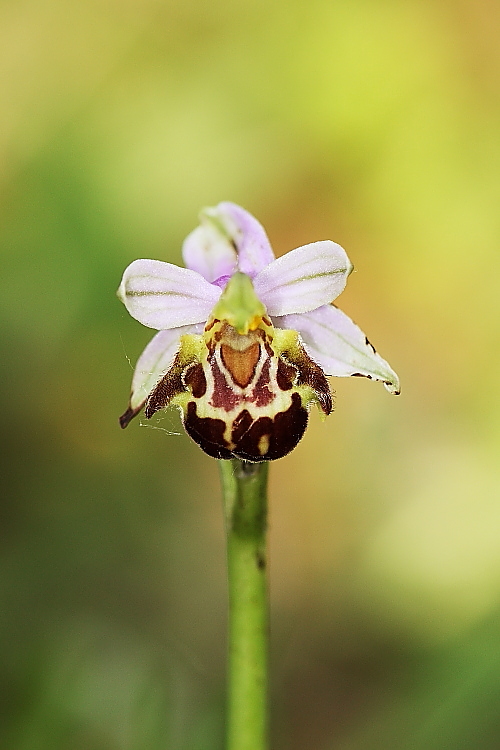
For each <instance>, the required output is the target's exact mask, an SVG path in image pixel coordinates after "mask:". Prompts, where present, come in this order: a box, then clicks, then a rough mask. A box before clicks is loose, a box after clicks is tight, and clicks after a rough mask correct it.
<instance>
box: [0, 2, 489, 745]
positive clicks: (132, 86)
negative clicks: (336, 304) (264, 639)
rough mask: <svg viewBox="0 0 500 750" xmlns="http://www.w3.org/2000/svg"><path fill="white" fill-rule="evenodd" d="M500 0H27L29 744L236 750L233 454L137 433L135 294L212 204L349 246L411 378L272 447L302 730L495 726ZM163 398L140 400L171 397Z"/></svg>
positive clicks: (11, 419) (20, 256)
mask: <svg viewBox="0 0 500 750" xmlns="http://www.w3.org/2000/svg"><path fill="white" fill-rule="evenodd" d="M499 32H500V14H499V9H498V5H497V4H495V3H493V2H489V1H488V0H474V2H473V0H458V2H456V3H448V2H444V0H438V2H417V0H403V2H396V0H387V1H386V0H376V1H375V2H366V1H365V0H354V1H351V0H349V2H348V1H347V0H339V1H338V2H337V1H336V2H328V1H327V0H311V2H309V3H302V2H299V0H292V2H286V3H285V2H283V1H282V0H279V1H278V2H275V3H265V2H263V0H253V1H252V2H249V1H248V0H241V1H240V2H238V3H230V2H228V1H227V0H225V1H224V0H213V1H212V2H210V3H208V2H204V0H191V1H186V2H182V3H181V2H177V3H175V2H165V1H162V0H140V1H139V0H121V2H117V0H104V1H103V2H96V1H95V0H82V2H79V3H67V2H63V1H62V0H42V2H34V0H5V2H3V3H2V5H1V7H0V60H1V67H2V76H1V81H0V96H1V100H2V101H1V104H2V125H1V128H0V155H1V167H2V168H1V170H0V187H1V191H2V203H1V209H0V211H1V221H2V227H1V239H2V263H1V270H2V294H1V295H0V325H1V326H2V334H3V336H2V341H1V365H2V400H3V404H2V416H3V419H2V425H3V445H2V460H3V468H2V479H3V484H4V493H3V496H4V502H3V518H2V524H1V530H2V531H1V533H2V537H3V539H2V544H1V552H0V554H1V568H0V583H1V590H2V601H3V606H2V619H1V625H0V628H1V630H0V633H1V638H0V643H1V646H0V648H1V659H2V669H1V675H2V676H1V678H0V679H1V691H2V697H3V700H2V701H1V705H2V708H1V711H2V722H1V734H0V745H1V746H2V747H6V748H15V749H16V750H79V749H80V748H81V749H82V750H83V749H84V750H142V749H143V748H148V750H160V749H161V750H165V748H168V749H169V750H177V749H178V750H216V748H220V745H221V735H222V722H223V690H224V656H225V645H224V644H225V606H226V605H225V580H224V575H225V574H224V542H223V533H222V513H221V509H220V507H219V506H220V500H219V493H218V487H217V476H216V467H215V465H214V462H213V461H211V460H209V459H208V458H206V457H205V456H204V455H203V454H202V453H201V451H199V450H198V449H197V448H196V447H195V446H194V445H192V444H191V443H190V442H189V441H188V438H187V437H186V436H185V435H177V434H176V433H178V432H179V421H178V419H177V416H176V415H174V414H171V415H166V416H164V417H162V418H161V419H158V420H157V421H155V420H153V424H151V425H149V424H148V425H145V424H143V426H141V424H140V423H139V420H137V421H136V424H133V425H132V426H131V427H130V428H129V430H127V432H126V433H123V432H121V431H120V429H119V427H118V422H117V417H118V415H119V414H120V413H121V412H122V411H123V409H124V408H125V406H126V402H127V396H128V388H129V384H130V377H131V366H130V362H134V361H135V360H136V358H137V356H138V354H139V353H140V351H141V350H142V349H143V347H144V345H145V343H146V341H147V340H148V337H149V335H150V333H149V332H148V331H147V330H145V329H144V328H142V327H141V326H140V325H139V324H136V323H134V322H133V321H131V320H130V318H129V316H128V314H127V313H126V311H125V310H124V308H123V306H122V305H121V304H120V303H119V302H118V301H117V300H116V298H115V289H116V287H117V284H118V282H119V279H120V276H121V273H122V270H123V268H124V267H125V266H126V265H127V264H128V263H129V262H130V261H132V260H133V259H134V258H137V257H145V258H161V259H163V260H167V261H170V262H174V263H180V261H181V258H180V248H181V243H182V240H183V238H184V237H185V236H186V235H187V234H188V232H190V231H191V230H192V229H194V227H195V226H196V224H197V214H198V211H199V209H200V208H201V207H202V206H205V205H208V206H210V205H215V204H216V203H218V202H219V201H220V200H232V201H235V202H237V203H240V204H241V205H243V206H245V207H246V208H247V209H248V210H250V211H251V212H252V213H253V214H254V215H256V216H257V217H258V218H259V219H260V220H261V221H262V223H263V224H264V226H265V227H266V229H267V231H268V234H269V237H270V240H271V242H272V244H273V246H274V248H275V250H276V251H277V252H278V253H280V252H284V251H285V250H288V249H289V248H291V247H297V246H298V245H300V244H304V243H306V242H309V241H310V240H311V238H314V239H327V238H328V239H332V240H335V241H336V242H339V243H340V244H342V245H343V246H344V247H345V248H346V250H347V252H348V254H349V257H350V258H351V259H352V260H353V262H354V265H355V268H356V270H357V273H355V274H353V276H351V279H350V282H349V286H348V289H347V290H346V292H345V293H344V294H343V296H342V308H343V309H344V310H345V311H346V312H347V313H348V314H349V315H350V316H352V317H353V318H354V320H356V322H357V323H358V324H359V325H361V326H362V328H363V330H364V331H366V333H367V335H368V336H369V338H370V340H372V341H373V342H374V343H375V345H376V346H377V347H378V348H379V349H380V351H381V352H382V353H383V355H384V357H387V359H388V360H389V361H390V362H391V365H392V366H393V367H394V368H395V370H396V371H397V372H398V374H399V375H400V376H401V382H402V387H403V393H402V395H401V396H400V397H399V399H393V398H389V397H388V395H387V393H386V392H385V391H384V389H383V388H382V386H378V387H377V386H375V385H373V384H372V383H369V382H368V381H364V380H362V379H357V378H352V379H348V380H337V381H335V382H334V383H333V385H334V387H335V389H336V391H337V408H336V413H335V414H334V415H333V416H332V417H331V418H330V419H329V420H327V421H326V422H325V423H324V424H321V423H320V421H319V419H318V418H317V416H316V415H313V417H312V419H311V427H310V429H309V430H308V433H307V435H306V437H305V438H304V440H303V441H302V443H301V445H300V446H299V447H298V448H297V450H296V451H295V452H294V453H293V454H292V455H291V456H290V457H288V458H285V459H283V460H282V461H279V462H278V463H277V464H275V465H274V466H273V467H272V472H271V473H272V484H271V490H272V492H271V497H272V499H271V540H270V541H271V556H272V628H273V631H272V674H273V684H272V710H273V727H272V734H273V748H275V750H303V749H304V748H308V749H309V748H311V750H312V749H314V750H316V748H317V749H318V750H327V749H329V748H334V747H335V748H337V749H339V750H386V748H391V750H392V749H394V750H397V749H399V748H400V749H401V750H406V748H409V747H411V748H415V750H448V748H449V749H450V750H473V749H474V750H475V749H476V748H481V750H494V749H495V748H497V747H498V745H499V741H500V740H499V736H500V725H499V719H498V701H499V698H500V677H499V674H500V671H499V666H500V664H499V662H500V635H499V633H500V629H499V619H500V544H499V542H498V540H499V532H500V476H499V475H500V469H499V465H498V449H499V442H500V419H499V399H498V395H497V383H496V381H497V372H496V368H497V366H498V365H499V364H500V357H499V354H498V351H499V348H498V343H499V342H500V327H499V315H498V272H499V258H500V255H499V253H498V246H499V239H500V212H499V211H498V206H499V205H500V183H499V180H498V174H499V167H500V137H499V133H500V116H499V115H500V107H499V100H498V90H499V85H500V54H499V49H500V44H499V36H500V33H499ZM142 421H143V423H144V420H142Z"/></svg>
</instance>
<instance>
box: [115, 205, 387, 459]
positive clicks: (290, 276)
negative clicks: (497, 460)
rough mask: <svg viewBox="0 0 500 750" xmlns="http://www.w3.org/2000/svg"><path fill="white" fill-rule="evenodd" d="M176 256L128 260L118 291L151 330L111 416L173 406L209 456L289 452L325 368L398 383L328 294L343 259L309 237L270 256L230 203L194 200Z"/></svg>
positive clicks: (322, 398)
mask: <svg viewBox="0 0 500 750" xmlns="http://www.w3.org/2000/svg"><path fill="white" fill-rule="evenodd" d="M200 220H201V223H200V225H199V226H198V227H197V228H196V229H195V230H194V231H193V232H192V233H191V234H190V235H189V236H188V237H187V238H186V240H185V241H184V244H183V248H182V252H183V258H184V262H185V264H186V268H180V267H179V266H175V265H173V264H171V263H164V262H162V261H158V260H136V261H134V262H133V263H131V264H130V265H129V266H128V268H127V269H126V270H125V273H124V275H123V279H122V282H121V284H120V288H119V290H118V296H119V297H120V299H121V300H122V302H123V303H124V304H125V306H126V307H127V310H128V311H129V313H130V314H131V315H132V316H133V317H134V318H136V319H137V320H138V321H139V322H141V323H142V324H143V325H145V326H148V327H150V328H155V329H157V330H158V331H159V333H157V334H156V336H154V338H153V339H152V340H151V341H150V343H149V344H148V346H147V347H146V349H145V350H144V352H143V353H142V354H141V356H140V358H139V360H138V362H137V365H136V368H135V372H134V376H133V380H132V393H131V397H130V404H129V408H128V409H127V411H126V412H125V413H124V414H123V416H122V417H121V418H120V423H121V425H122V427H126V426H127V424H128V423H129V422H130V420H131V419H132V418H133V417H134V416H135V415H136V414H138V413H139V412H140V411H141V409H142V408H143V407H144V406H145V415H146V417H147V418H150V417H151V416H152V415H153V414H154V413H155V412H156V411H158V410H159V409H162V408H164V407H166V406H169V405H175V406H177V407H178V408H179V409H180V411H181V415H182V419H183V423H184V427H185V428H186V431H187V432H188V434H189V435H190V436H191V437H192V438H193V440H194V441H195V442H196V443H198V445H199V446H200V447H201V448H202V449H203V450H204V451H205V452H206V453H208V454H209V455H210V456H213V457H215V458H222V459H229V458H233V457H237V458H241V459H244V460H246V461H269V460H273V459H276V458H281V457H282V456H284V455H286V454H287V453H289V452H290V451H291V450H292V449H293V448H295V446H296V445H297V443H298V442H299V440H300V439H301V437H302V435H303V434H304V431H305V429H306V426H307V420H308V414H309V409H310V407H311V405H312V404H314V403H315V404H317V405H318V407H319V409H320V412H321V413H322V415H324V416H326V415H328V414H329V413H330V412H331V410H332V398H331V394H330V390H329V387H328V382H327V380H326V377H325V376H326V375H334V376H336V377H347V376H351V375H358V376H359V375H362V376H364V377H367V378H371V379H373V380H380V381H382V382H383V383H384V385H385V386H386V388H387V389H388V390H389V391H390V392H391V393H399V381H398V377H397V375H396V373H395V372H394V371H393V370H392V369H391V367H390V366H389V365H388V363H387V362H386V361H385V360H384V359H382V357H380V356H379V355H378V354H377V353H376V351H375V349H374V348H373V346H372V345H371V344H370V343H369V341H368V339H367V338H366V336H365V335H364V333H363V332H362V331H361V330H360V329H359V328H358V326H356V325H355V323H353V322H352V320H350V318H348V317H347V315H345V314H344V313H343V312H341V311H340V310H339V309H338V308H336V307H335V306H333V305H332V304H331V303H332V302H333V300H334V299H335V298H336V297H337V296H338V295H339V294H340V293H341V292H342V291H343V289H344V287H345V285H346V282H347V278H348V276H349V274H350V272H351V271H352V265H351V263H350V261H349V258H348V257H347V255H346V253H345V251H344V250H343V248H342V247H340V245H337V244H336V243H334V242H331V241H330V240H324V241H321V242H313V243H311V244H309V245H304V246H302V247H298V248H296V249H295V250H292V251H291V252H289V253H287V254H286V255H283V256H282V257H280V258H278V259H275V257H274V253H273V251H272V248H271V246H270V244H269V240H268V239H267V236H266V233H265V231H264V229H263V227H262V226H261V225H260V224H259V222H258V221H257V220H256V219H255V218H254V217H253V216H252V215H251V214H249V213H248V212H247V211H245V210H244V209H243V208H241V207H240V206H237V205H235V204H234V203H228V202H225V203H220V204H219V205H218V206H216V207H215V208H207V209H205V210H204V211H202V213H201V216H200Z"/></svg>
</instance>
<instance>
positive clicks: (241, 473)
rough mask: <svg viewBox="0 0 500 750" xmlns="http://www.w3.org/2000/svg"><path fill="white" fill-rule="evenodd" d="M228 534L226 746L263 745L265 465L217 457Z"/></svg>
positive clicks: (255, 748) (257, 749)
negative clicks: (223, 459)
mask: <svg viewBox="0 0 500 750" xmlns="http://www.w3.org/2000/svg"><path fill="white" fill-rule="evenodd" d="M219 465H220V471H221V479H222V488H223V493H224V508H225V519H226V534H227V562H228V584H229V669H228V700H227V750H265V749H266V748H267V661H268V632H269V615H268V593H267V574H266V567H267V560H266V528H267V473H268V464H267V463H260V464H252V463H248V462H247V461H240V460H239V459H234V460H232V461H220V462H219Z"/></svg>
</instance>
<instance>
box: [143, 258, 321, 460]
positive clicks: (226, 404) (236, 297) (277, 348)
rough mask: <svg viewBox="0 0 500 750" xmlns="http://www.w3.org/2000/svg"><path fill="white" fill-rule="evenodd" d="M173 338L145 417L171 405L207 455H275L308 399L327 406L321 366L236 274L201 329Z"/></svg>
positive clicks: (287, 445)
mask: <svg viewBox="0 0 500 750" xmlns="http://www.w3.org/2000/svg"><path fill="white" fill-rule="evenodd" d="M180 342H181V343H180V348H179V351H178V352H177V355H176V357H175V359H174V362H173V363H172V366H171V367H170V369H169V370H168V372H167V373H166V374H165V375H164V377H163V378H162V379H161V380H160V381H159V383H158V384H157V385H156V387H155V388H154V390H153V391H152V392H151V394H150V395H149V398H148V400H147V403H146V409H145V414H146V417H147V418H150V417H151V416H152V415H153V414H154V413H155V412H157V411H158V410H159V409H162V408H164V407H166V406H169V405H176V406H178V407H179V408H180V411H181V415H182V419H183V423H184V427H185V429H186V431H187V433H188V434H189V435H190V437H191V438H192V439H193V440H194V441H195V442H196V443H197V444H198V445H199V446H200V448H202V449H203V450H204V451H205V453H207V454H208V455H209V456H213V457H214V458H218V459H230V458H233V457H236V458H241V459H244V460H245V461H253V462H259V461H272V460H274V459H277V458H282V457H283V456H285V455H286V454H287V453H289V452H290V451H291V450H293V448H295V446H296V445H297V443H298V442H299V440H300V439H301V438H302V435H303V434H304V432H305V429H306V426H307V421H308V416H309V409H310V406H311V405H312V404H313V403H316V404H317V405H318V407H319V408H320V410H321V412H322V413H323V414H324V415H325V416H326V415H328V414H330V412H331V410H332V397H331V394H330V390H329V386H328V382H327V380H326V377H325V375H324V373H323V371H322V369H321V368H320V367H319V366H318V365H317V364H316V363H315V362H314V361H313V360H312V359H311V358H310V357H309V356H308V354H307V353H306V351H305V349H304V347H303V345H302V343H301V340H300V336H299V334H298V333H297V332H296V331H292V330H284V329H280V328H274V326H273V324H272V322H271V320H270V319H269V317H268V316H267V315H266V310H265V307H264V305H263V304H262V303H261V302H260V300H259V299H258V298H257V296H256V295H255V292H254V290H253V286H252V282H251V280H250V278H249V277H248V276H246V275H245V274H243V273H236V274H234V275H233V276H232V277H231V279H230V281H229V282H228V284H227V286H226V288H225V289H224V292H223V294H222V296H221V298H220V300H219V302H218V303H217V305H216V306H215V308H214V310H213V312H212V315H211V317H210V318H209V320H208V321H207V324H206V326H205V331H204V333H203V334H202V335H194V334H188V335H185V336H182V337H181V340H180Z"/></svg>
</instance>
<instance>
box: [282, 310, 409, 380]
mask: <svg viewBox="0 0 500 750" xmlns="http://www.w3.org/2000/svg"><path fill="white" fill-rule="evenodd" d="M274 323H275V325H276V326H278V327H279V328H291V329H292V330H294V331H298V332H299V333H300V334H301V336H302V339H303V341H304V344H305V347H306V350H307V352H308V353H309V354H310V356H311V357H312V359H314V360H315V361H316V362H317V363H318V364H319V365H320V366H321V367H322V368H323V370H324V372H325V375H335V376H336V377H341V378H342V377H349V376H351V375H363V376H364V377H367V378H371V379H372V380H381V381H382V382H383V383H384V385H385V387H386V388H387V390H388V391H390V393H395V394H398V393H399V391H400V388H399V378H398V376H397V375H396V373H395V372H394V370H393V369H392V368H391V366H390V365H389V364H388V363H387V362H386V361H385V359H382V357H381V356H380V355H379V354H377V352H376V351H375V349H374V348H373V346H372V345H371V344H370V342H369V341H368V339H367V338H366V336H365V334H364V333H363V331H362V330H361V329H360V328H358V326H357V325H356V324H355V323H353V321H352V320H351V319H350V318H349V317H348V316H347V315H346V314H345V313H343V312H342V311H341V310H339V309H338V308H337V307H334V306H333V305H325V306H323V307H320V308H319V309H317V310H314V311H312V312H308V313H304V314H302V315H285V316H284V317H282V318H276V319H275V320H274Z"/></svg>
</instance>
